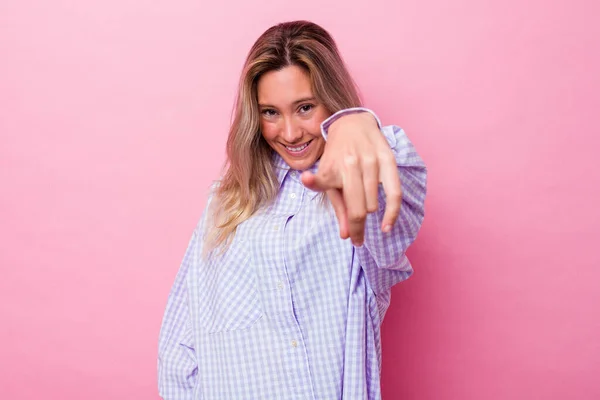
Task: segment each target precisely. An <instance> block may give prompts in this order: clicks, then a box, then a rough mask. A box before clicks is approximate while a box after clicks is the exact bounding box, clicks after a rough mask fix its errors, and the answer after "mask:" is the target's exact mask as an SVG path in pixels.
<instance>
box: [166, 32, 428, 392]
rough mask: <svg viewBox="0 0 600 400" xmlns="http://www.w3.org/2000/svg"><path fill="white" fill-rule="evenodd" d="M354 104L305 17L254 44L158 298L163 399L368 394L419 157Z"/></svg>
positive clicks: (346, 79) (410, 225) (333, 55)
mask: <svg viewBox="0 0 600 400" xmlns="http://www.w3.org/2000/svg"><path fill="white" fill-rule="evenodd" d="M360 106H361V102H360V99H359V96H358V94H357V90H356V88H355V85H354V82H353V80H352V78H351V77H350V75H349V73H348V71H347V70H346V68H345V66H344V63H343V61H342V59H341V57H340V54H339V53H338V50H337V48H336V45H335V43H334V41H333V39H332V38H331V36H330V35H329V34H328V33H327V32H326V31H325V30H323V29H322V28H321V27H319V26H318V25H315V24H313V23H310V22H305V21H296V22H289V23H283V24H279V25H276V26H274V27H272V28H270V29H268V30H267V31H266V32H265V33H264V34H263V35H262V36H261V37H260V38H259V39H258V40H257V41H256V43H255V44H254V46H253V47H252V49H251V50H250V53H249V55H248V58H247V60H246V63H245V66H244V70H243V73H242V76H241V80H240V86H239V93H238V98H237V103H236V108H235V114H234V115H235V117H234V121H233V123H232V125H231V129H230V131H229V138H228V142H227V156H228V160H227V161H228V163H227V168H226V172H225V174H224V176H223V177H222V179H221V180H220V181H219V182H218V183H217V184H216V185H215V187H214V188H213V191H212V194H211V196H210V198H209V200H208V205H207V209H206V210H205V211H204V214H203V217H202V219H201V221H200V222H199V223H198V225H197V227H196V229H195V231H194V234H193V236H192V239H191V241H190V243H189V246H188V249H187V252H186V254H185V257H184V259H183V262H182V264H181V268H180V270H179V273H178V274H177V277H176V279H175V283H174V285H173V288H172V290H171V293H170V296H169V300H168V304H167V308H166V311H165V316H164V319H163V324H162V328H161V333H160V343H159V357H158V380H159V391H160V395H161V396H162V397H163V398H164V399H205V400H213V399H214V400H237V399H277V400H285V399H314V400H322V399H342V398H343V399H352V400H354V399H379V398H381V392H380V380H379V379H380V367H381V341H380V335H379V334H380V325H381V322H382V320H383V316H384V314H385V311H386V310H387V307H388V305H389V303H390V289H391V287H392V286H393V285H394V284H396V283H398V282H400V281H403V280H405V279H406V278H408V277H409V276H410V275H411V273H412V268H411V265H410V263H409V261H408V259H407V258H406V256H405V251H406V249H407V247H408V246H409V245H410V244H411V243H412V242H413V241H414V239H415V237H416V236H417V232H418V230H419V228H420V226H421V222H422V220H423V215H424V213H423V202H424V199H425V182H426V170H425V166H424V164H423V162H422V160H421V159H420V158H419V156H418V155H417V153H416V152H415V150H414V148H413V146H412V144H411V143H410V141H409V140H408V138H407V137H406V135H405V134H404V132H403V131H402V129H400V128H398V127H395V126H388V127H383V128H382V127H381V125H380V123H379V120H378V119H377V117H376V116H375V115H374V114H373V113H372V112H371V111H370V110H367V109H364V108H360ZM347 239H350V240H347Z"/></svg>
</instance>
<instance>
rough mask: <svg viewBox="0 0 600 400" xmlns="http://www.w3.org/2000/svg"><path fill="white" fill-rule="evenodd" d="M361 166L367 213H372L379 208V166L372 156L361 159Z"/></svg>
mask: <svg viewBox="0 0 600 400" xmlns="http://www.w3.org/2000/svg"><path fill="white" fill-rule="evenodd" d="M361 165H362V179H363V185H364V191H365V196H366V206H367V212H370V213H372V212H375V211H377V210H378V208H379V199H378V189H379V166H378V163H377V159H376V158H375V157H373V156H365V157H363V158H362V159H361Z"/></svg>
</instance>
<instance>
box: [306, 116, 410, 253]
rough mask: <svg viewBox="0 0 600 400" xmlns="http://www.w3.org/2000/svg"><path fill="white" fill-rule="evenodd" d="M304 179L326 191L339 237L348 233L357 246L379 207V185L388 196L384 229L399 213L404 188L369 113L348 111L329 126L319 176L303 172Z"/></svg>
mask: <svg viewBox="0 0 600 400" xmlns="http://www.w3.org/2000/svg"><path fill="white" fill-rule="evenodd" d="M302 182H303V183H304V185H305V186H306V187H308V188H309V189H312V190H316V191H324V192H326V193H327V196H328V198H329V201H331V204H332V205H333V208H334V210H335V214H336V217H337V219H338V221H339V226H340V237H341V238H343V239H347V238H348V237H350V238H351V240H352V243H353V244H354V245H355V246H361V245H362V244H363V242H364V234H365V220H366V218H367V214H368V213H372V212H375V211H377V210H378V208H379V204H378V188H379V183H381V184H382V185H383V189H384V192H385V195H386V205H385V214H384V216H383V221H382V224H381V229H382V230H383V231H384V232H388V231H390V230H391V229H392V226H393V225H394V223H395V222H396V219H397V218H398V215H399V214H400V205H401V203H402V191H401V185H400V178H399V174H398V167H397V165H396V159H395V157H394V154H393V153H392V150H391V149H390V146H389V144H388V142H387V140H386V139H385V137H384V136H383V134H382V133H381V131H380V130H379V127H378V126H377V122H376V120H375V118H373V116H372V115H371V114H369V113H367V112H362V113H358V114H348V115H344V116H342V117H340V118H339V119H338V120H337V121H335V122H334V123H333V124H332V125H331V126H330V127H329V130H328V135H327V144H326V145H325V150H324V152H323V155H322V156H321V161H320V163H319V169H318V171H317V173H316V174H312V173H311V172H309V171H306V172H304V173H303V174H302Z"/></svg>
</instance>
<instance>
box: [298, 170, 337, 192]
mask: <svg viewBox="0 0 600 400" xmlns="http://www.w3.org/2000/svg"><path fill="white" fill-rule="evenodd" d="M300 180H301V181H302V184H304V186H306V187H307V188H309V189H310V190H313V191H315V192H325V191H327V190H330V189H336V188H339V185H336V184H335V183H336V182H335V180H334V179H332V178H331V177H330V176H328V175H327V174H325V173H321V174H319V172H318V171H317V173H316V174H313V173H312V172H310V171H304V172H303V173H302V175H301V176H300Z"/></svg>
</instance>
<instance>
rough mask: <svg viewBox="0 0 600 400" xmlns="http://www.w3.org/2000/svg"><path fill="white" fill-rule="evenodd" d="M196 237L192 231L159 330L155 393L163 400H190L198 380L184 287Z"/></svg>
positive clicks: (192, 259) (195, 245) (195, 249)
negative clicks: (156, 390) (156, 391)
mask: <svg viewBox="0 0 600 400" xmlns="http://www.w3.org/2000/svg"><path fill="white" fill-rule="evenodd" d="M198 236H199V234H198V231H197V229H196V230H195V231H194V234H193V236H192V238H191V240H190V242H189V245H188V248H187V251H186V253H185V256H184V258H183V262H182V263H181V267H180V269H179V272H178V273H177V277H176V278H175V283H174V284H173V286H172V288H171V292H170V294H169V299H168V301H167V307H166V310H165V314H164V317H163V321H162V326H161V329H160V338H159V345H158V392H159V395H160V396H161V397H162V398H163V399H165V400H169V399H177V400H183V399H192V398H193V395H194V389H195V387H196V382H197V379H198V377H197V374H198V363H197V360H196V354H195V349H194V336H193V330H192V326H191V320H190V310H189V308H188V293H187V285H186V277H187V273H188V270H189V269H190V267H191V265H192V264H193V263H194V262H195V260H196V259H197V256H198V252H197V248H198Z"/></svg>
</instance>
